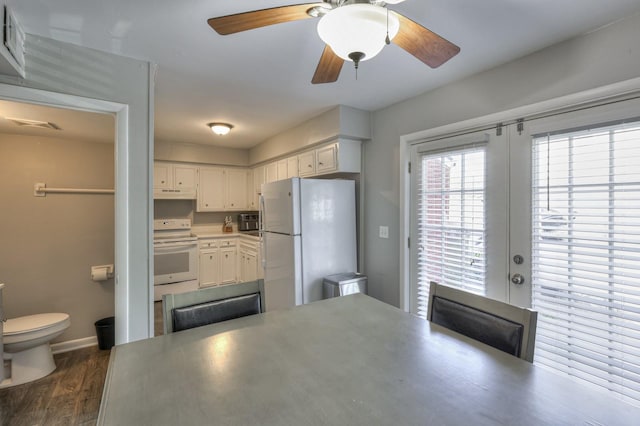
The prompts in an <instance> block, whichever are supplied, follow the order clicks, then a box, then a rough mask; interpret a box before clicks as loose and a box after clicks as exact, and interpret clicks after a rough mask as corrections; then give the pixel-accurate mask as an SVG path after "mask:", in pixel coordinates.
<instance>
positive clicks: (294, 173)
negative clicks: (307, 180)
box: [287, 155, 299, 178]
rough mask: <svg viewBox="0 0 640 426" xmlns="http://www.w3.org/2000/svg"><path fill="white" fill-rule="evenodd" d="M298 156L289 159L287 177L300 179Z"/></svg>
mask: <svg viewBox="0 0 640 426" xmlns="http://www.w3.org/2000/svg"><path fill="white" fill-rule="evenodd" d="M298 176H299V173H298V156H297V155H296V156H293V157H289V158H287V177H290V178H292V177H298Z"/></svg>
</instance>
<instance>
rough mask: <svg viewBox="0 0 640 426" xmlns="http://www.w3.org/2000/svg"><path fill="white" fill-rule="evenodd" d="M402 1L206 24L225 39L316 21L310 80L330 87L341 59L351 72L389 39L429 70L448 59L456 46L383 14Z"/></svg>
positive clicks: (350, 2) (344, 1)
mask: <svg viewBox="0 0 640 426" xmlns="http://www.w3.org/2000/svg"><path fill="white" fill-rule="evenodd" d="M402 1H404V0H386V1H381V0H324V1H323V2H321V3H303V4H296V5H290V6H280V7H273V8H269V9H260V10H254V11H251V12H243V13H236V14H234V15H227V16H220V17H217V18H211V19H209V20H208V21H207V22H208V23H209V25H210V26H211V28H213V29H214V30H215V31H216V32H217V33H218V34H221V35H229V34H235V33H239V32H242V31H247V30H252V29H255V28H261V27H266V26H269V25H275V24H281V23H284V22H291V21H298V20H302V19H309V18H319V21H318V27H317V29H318V35H319V36H320V38H321V39H322V41H324V42H325V44H326V46H325V48H324V51H323V52H322V56H321V57H320V62H319V63H318V66H317V68H316V71H315V74H314V75H313V79H312V80H311V82H312V83H313V84H319V83H332V82H334V81H336V80H337V79H338V76H339V75H340V70H341V69H342V65H343V64H344V61H352V62H353V63H354V65H355V68H356V70H357V68H358V65H359V63H360V62H361V61H366V60H368V59H371V58H373V57H374V56H376V55H377V54H378V53H379V52H380V51H381V50H382V48H383V47H384V46H385V45H386V44H390V43H391V42H392V41H393V43H394V44H396V45H398V46H400V47H401V48H402V49H404V50H405V51H407V52H409V53H410V54H412V55H413V56H415V57H416V58H418V59H419V60H421V61H422V62H424V63H425V64H427V65H428V66H430V67H431V68H436V67H439V66H440V65H442V64H443V63H445V62H446V61H448V60H449V59H451V58H452V57H454V56H455V55H457V54H458V52H459V51H460V48H459V47H458V46H456V45H455V44H453V43H451V42H450V41H448V40H445V39H444V38H442V37H440V36H439V35H438V34H436V33H434V32H432V31H430V30H428V29H427V28H425V27H423V26H422V25H420V24H418V23H416V22H414V21H412V20H411V19H409V18H407V17H406V16H404V15H402V14H400V13H398V12H395V11H392V10H389V9H388V8H387V5H388V4H397V3H400V2H402Z"/></svg>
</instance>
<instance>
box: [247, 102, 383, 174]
mask: <svg viewBox="0 0 640 426" xmlns="http://www.w3.org/2000/svg"><path fill="white" fill-rule="evenodd" d="M338 136H344V137H346V138H348V139H357V140H366V139H369V138H370V137H371V129H370V120H369V112H367V111H362V110H359V109H356V108H351V107H347V106H344V105H339V106H337V107H335V108H332V109H330V110H328V111H326V112H324V113H322V114H320V115H318V116H316V117H313V118H311V119H309V120H307V121H305V122H303V123H301V124H300V125H298V126H296V127H293V128H291V129H288V130H286V131H284V132H282V133H280V134H278V135H276V136H274V137H272V138H269V139H267V140H266V141H264V142H262V143H261V144H259V145H257V146H255V147H253V148H251V150H250V151H249V163H250V164H257V163H261V162H264V161H267V160H270V159H273V158H275V157H279V156H283V155H285V154H289V153H292V152H294V151H299V150H301V149H304V148H306V147H310V146H313V145H316V144H318V143H320V142H327V141H329V140H331V139H334V138H336V137H338Z"/></svg>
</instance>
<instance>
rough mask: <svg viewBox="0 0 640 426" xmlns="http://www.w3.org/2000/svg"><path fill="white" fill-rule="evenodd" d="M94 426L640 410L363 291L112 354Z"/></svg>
mask: <svg viewBox="0 0 640 426" xmlns="http://www.w3.org/2000/svg"><path fill="white" fill-rule="evenodd" d="M97 423H98V425H118V426H122V425H296V426H304V425H310V426H311V425H367V426H371V425H398V426H399V425H402V426H404V425H474V426H476V425H535V426H540V425H639V424H640V407H638V406H637V405H635V404H632V403H629V402H627V401H623V400H621V399H619V398H617V397H615V395H613V394H611V393H610V392H609V391H606V390H603V389H600V388H597V387H595V386H594V385H590V384H588V383H586V382H580V381H576V380H575V379H572V378H570V377H568V376H565V375H561V374H559V373H556V372H554V371H551V370H549V369H547V368H545V367H542V366H539V365H536V364H535V363H533V364H532V363H529V362H527V361H524V360H522V359H520V358H517V357H514V356H512V355H509V354H507V353H504V352H501V351H499V350H497V349H495V348H493V347H490V346H487V345H485V344H483V343H480V342H477V341H475V340H472V339H470V338H467V337H465V336H463V335H461V334H458V333H456V332H453V331H450V330H448V329H446V328H444V327H441V326H439V325H437V324H433V323H431V322H429V321H426V320H424V319H421V318H418V317H416V316H414V315H411V314H409V313H407V312H404V311H402V310H400V309H398V308H396V307H394V306H391V305H389V304H386V303H384V302H381V301H379V300H377V299H375V298H372V297H370V296H367V295H364V294H352V295H349V296H342V297H336V298H332V299H327V300H322V301H318V302H314V303H310V304H306V305H302V306H296V307H293V308H290V309H286V310H278V311H270V312H266V313H263V314H258V315H251V316H246V317H242V318H238V319H234V320H230V321H226V322H222V323H217V324H210V325H206V326H203V327H198V328H193V329H190V330H185V331H180V332H177V333H171V334H167V335H163V336H157V337H153V338H150V339H145V340H140V341H135V342H131V343H126V344H122V345H117V346H115V347H114V348H113V349H112V350H111V355H110V361H109V368H108V372H107V377H106V380H105V385H104V391H103V395H102V402H101V406H100V412H99V416H98V422H97Z"/></svg>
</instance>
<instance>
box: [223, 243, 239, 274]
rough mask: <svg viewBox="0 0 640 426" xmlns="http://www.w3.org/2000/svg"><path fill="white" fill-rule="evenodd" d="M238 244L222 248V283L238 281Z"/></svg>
mask: <svg viewBox="0 0 640 426" xmlns="http://www.w3.org/2000/svg"><path fill="white" fill-rule="evenodd" d="M236 272H237V266H236V246H235V245H234V246H233V247H225V248H221V249H220V284H232V283H235V282H237V275H236Z"/></svg>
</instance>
